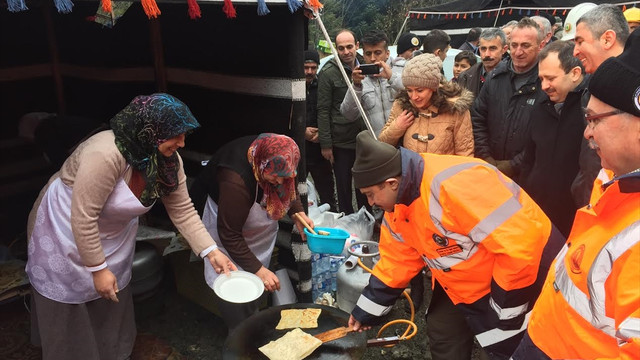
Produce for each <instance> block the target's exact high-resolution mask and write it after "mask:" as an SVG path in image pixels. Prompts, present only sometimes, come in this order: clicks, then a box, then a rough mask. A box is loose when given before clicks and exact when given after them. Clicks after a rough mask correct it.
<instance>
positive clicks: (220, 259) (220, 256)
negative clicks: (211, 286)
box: [207, 249, 238, 275]
mask: <svg viewBox="0 0 640 360" xmlns="http://www.w3.org/2000/svg"><path fill="white" fill-rule="evenodd" d="M207 259H209V262H210V263H211V266H213V270H215V272H216V273H218V274H220V273H223V272H224V273H225V274H227V275H229V271H235V270H238V268H237V267H236V265H235V264H234V263H233V262H232V261H231V260H229V258H228V257H227V255H225V254H224V253H223V252H222V251H220V249H215V250H213V251H211V252H209V253H208V254H207Z"/></svg>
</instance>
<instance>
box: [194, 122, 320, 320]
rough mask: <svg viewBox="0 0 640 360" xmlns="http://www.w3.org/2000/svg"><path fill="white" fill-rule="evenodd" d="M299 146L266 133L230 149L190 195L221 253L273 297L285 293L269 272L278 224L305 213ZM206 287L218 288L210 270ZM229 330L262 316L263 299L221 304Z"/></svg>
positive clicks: (223, 151) (213, 161)
mask: <svg viewBox="0 0 640 360" xmlns="http://www.w3.org/2000/svg"><path fill="white" fill-rule="evenodd" d="M299 160H300V151H299V149H298V146H297V145H296V143H295V142H294V141H293V139H291V138H290V137H288V136H285V135H278V134H272V133H263V134H260V135H259V136H257V137H256V136H255V135H254V136H246V137H242V138H239V139H236V140H233V141H231V142H230V143H227V144H226V145H224V146H223V147H222V148H220V149H219V150H218V151H217V152H216V153H215V154H214V155H213V157H212V158H211V160H210V161H209V163H208V164H207V166H206V167H205V168H204V169H203V171H202V173H201V174H200V176H199V177H198V178H197V179H196V180H195V182H194V183H193V185H192V186H191V189H190V195H191V198H192V199H193V202H194V204H195V206H196V209H197V210H198V213H200V215H201V216H202V221H203V223H204V224H205V226H206V227H207V229H208V230H209V233H210V234H211V236H212V237H213V238H214V240H215V241H216V243H217V245H218V247H219V248H220V249H222V251H223V252H225V253H226V254H228V255H229V257H230V258H231V260H232V261H233V262H234V263H235V264H236V265H237V266H238V268H241V269H243V270H245V271H248V272H251V273H254V274H256V275H257V276H258V277H260V279H261V280H262V282H263V283H264V287H265V289H267V290H268V291H271V292H273V291H276V290H279V289H280V281H279V280H278V277H277V276H276V275H275V274H274V273H273V272H272V271H271V270H269V261H270V259H271V254H272V252H273V247H274V245H275V241H276V236H277V233H278V220H280V219H281V218H282V217H283V216H285V214H288V215H289V216H291V218H292V219H293V220H294V221H295V224H296V227H297V228H298V231H299V232H300V233H301V234H303V236H304V232H303V231H302V230H303V225H302V223H300V221H299V220H298V219H297V218H296V217H295V216H293V215H294V214H296V213H297V214H299V215H300V216H301V217H302V218H303V219H304V220H305V221H307V223H309V224H310V225H311V226H313V222H312V220H311V219H310V218H309V217H308V216H307V215H306V214H305V213H304V209H303V207H302V203H301V202H300V199H299V198H298V195H297V193H296V187H295V184H296V179H295V177H296V168H297V167H298V161H299ZM205 266H206V267H205V278H206V281H207V284H208V285H209V286H210V287H213V282H214V280H215V279H216V278H217V276H218V274H217V273H216V272H215V271H214V269H213V268H211V267H210V266H208V265H205ZM216 302H217V305H218V308H219V310H220V314H221V316H222V317H223V318H224V320H225V322H226V324H227V326H228V327H229V329H233V328H234V327H235V326H237V325H238V324H239V323H240V322H241V321H242V320H244V319H245V318H247V317H249V316H250V315H251V314H253V313H254V312H255V311H257V309H258V306H259V304H260V299H258V300H256V301H254V302H252V303H248V304H232V303H229V302H226V301H224V300H222V299H219V298H218V299H216Z"/></svg>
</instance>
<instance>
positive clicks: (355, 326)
mask: <svg viewBox="0 0 640 360" xmlns="http://www.w3.org/2000/svg"><path fill="white" fill-rule="evenodd" d="M348 325H349V327H352V328H353V331H357V332H363V331H367V330H369V329H371V326H363V325H362V324H361V323H360V321H358V320H356V318H354V317H353V315H351V316H349V323H348Z"/></svg>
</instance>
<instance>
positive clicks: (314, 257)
mask: <svg viewBox="0 0 640 360" xmlns="http://www.w3.org/2000/svg"><path fill="white" fill-rule="evenodd" d="M320 257H321V255H320V254H318V253H313V254H311V277H315V276H316V275H318V274H320V273H321V272H322V269H321V264H320Z"/></svg>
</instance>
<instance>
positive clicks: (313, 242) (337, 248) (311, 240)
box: [304, 227, 349, 255]
mask: <svg viewBox="0 0 640 360" xmlns="http://www.w3.org/2000/svg"><path fill="white" fill-rule="evenodd" d="M314 230H315V231H316V232H318V230H324V231H326V232H328V233H329V235H313V234H312V233H310V232H309V230H307V228H305V229H304V233H305V234H307V245H308V246H309V250H311V251H313V252H315V253H320V254H331V255H339V254H342V251H343V250H344V242H345V241H346V240H347V238H349V233H348V232H346V231H344V230H342V229H334V228H324V227H316V228H314Z"/></svg>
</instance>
